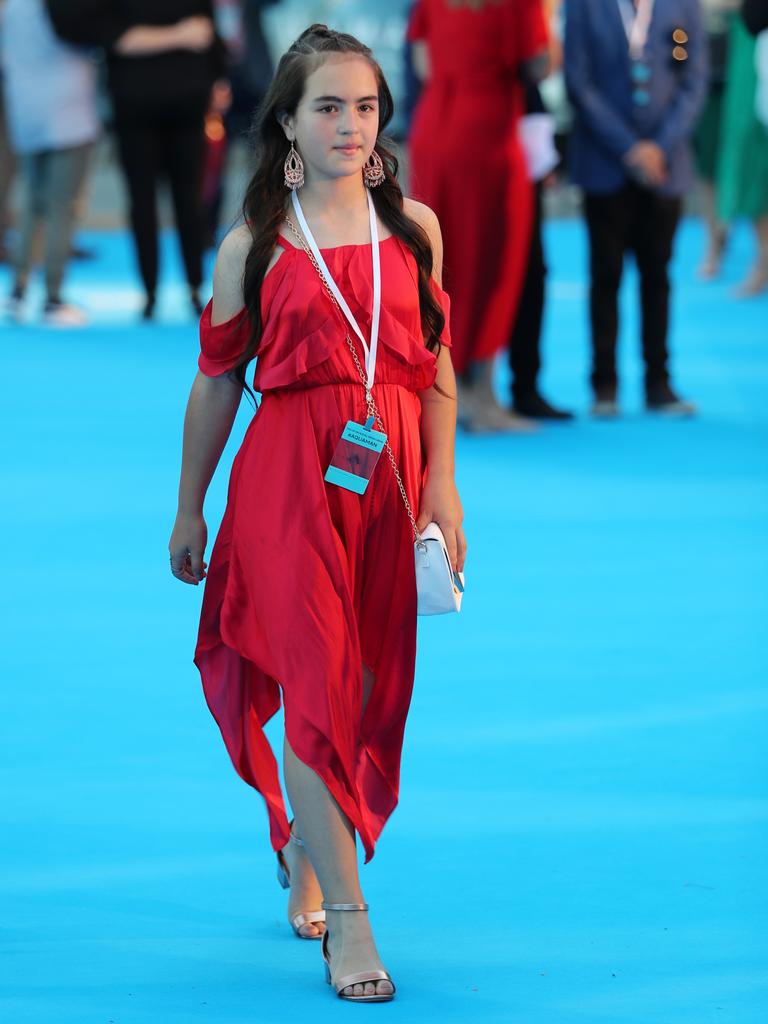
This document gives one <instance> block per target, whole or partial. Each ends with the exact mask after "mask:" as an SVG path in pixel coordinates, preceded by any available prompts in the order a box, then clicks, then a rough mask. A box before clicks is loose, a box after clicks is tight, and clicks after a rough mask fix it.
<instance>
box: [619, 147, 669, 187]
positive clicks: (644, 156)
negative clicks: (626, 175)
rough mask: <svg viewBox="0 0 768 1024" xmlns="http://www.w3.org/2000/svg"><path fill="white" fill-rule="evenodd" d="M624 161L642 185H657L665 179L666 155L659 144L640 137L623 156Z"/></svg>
mask: <svg viewBox="0 0 768 1024" xmlns="http://www.w3.org/2000/svg"><path fill="white" fill-rule="evenodd" d="M624 163H625V164H626V165H627V167H628V168H629V170H630V171H631V172H632V174H634V176H635V177H636V178H637V179H638V180H639V181H640V182H641V183H642V184H643V185H652V186H659V185H663V184H664V183H665V182H666V180H667V157H666V154H665V153H664V150H663V149H662V148H661V146H659V145H657V144H656V143H655V142H651V141H650V139H642V140H641V141H640V142H636V143H635V144H634V146H632V148H631V149H630V150H629V152H628V153H626V155H625V156H624Z"/></svg>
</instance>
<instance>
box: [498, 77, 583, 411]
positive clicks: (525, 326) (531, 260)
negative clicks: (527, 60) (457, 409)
mask: <svg viewBox="0 0 768 1024" xmlns="http://www.w3.org/2000/svg"><path fill="white" fill-rule="evenodd" d="M525 112H526V114H543V113H546V108H545V106H544V103H543V101H542V98H541V92H540V90H539V87H538V85H536V83H534V82H527V83H526V95H525ZM543 197H544V181H536V182H534V204H535V205H534V219H533V228H532V231H531V247H530V251H529V254H528V265H527V267H526V273H525V282H524V284H523V290H522V293H521V296H520V305H519V307H518V311H517V318H516V320H515V325H514V327H513V329H512V336H511V338H510V341H509V348H508V353H509V367H510V370H511V371H512V408H513V409H514V411H515V412H516V413H518V414H519V415H520V416H528V417H530V418H531V419H537V420H571V419H573V413H572V412H567V411H566V410H564V409H558V408H556V407H555V406H553V405H552V404H551V403H550V402H548V401H547V400H546V398H544V396H543V395H542V394H541V393H540V392H539V389H538V376H539V371H540V370H541V328H542V324H543V320H544V301H545V296H546V279H547V264H546V262H545V258H544V239H543V235H542V229H543V221H544V215H543V206H544V202H543Z"/></svg>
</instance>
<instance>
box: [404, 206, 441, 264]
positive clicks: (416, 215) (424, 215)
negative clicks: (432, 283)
mask: <svg viewBox="0 0 768 1024" xmlns="http://www.w3.org/2000/svg"><path fill="white" fill-rule="evenodd" d="M403 213H404V214H405V215H406V216H407V217H410V218H411V220H415V221H416V223H417V224H418V225H419V226H420V227H422V228H423V229H424V231H426V233H427V237H428V238H429V242H430V245H431V246H432V258H433V265H432V273H433V275H434V277H435V279H436V280H437V283H438V284H442V270H443V236H442V233H441V231H440V222H439V221H438V219H437V214H436V213H435V211H434V210H432V209H431V208H430V207H429V206H427V205H426V203H420V202H418V200H416V199H409V198H408V197H407V196H404V197H403Z"/></svg>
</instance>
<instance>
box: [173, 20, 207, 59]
mask: <svg viewBox="0 0 768 1024" xmlns="http://www.w3.org/2000/svg"><path fill="white" fill-rule="evenodd" d="M175 28H176V33H177V37H178V46H179V49H181V50H192V51H193V52H194V53H204V52H205V51H206V50H208V49H210V47H211V46H212V44H213V38H214V28H213V22H212V21H211V19H210V18H206V16H205V15H204V14H193V15H191V17H189V18H182V19H181V21H177V22H176V25H175Z"/></svg>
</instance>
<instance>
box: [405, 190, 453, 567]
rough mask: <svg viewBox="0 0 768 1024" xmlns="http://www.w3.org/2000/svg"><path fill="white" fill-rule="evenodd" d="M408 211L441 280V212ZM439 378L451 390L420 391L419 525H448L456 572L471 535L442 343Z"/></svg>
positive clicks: (412, 205)
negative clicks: (422, 461)
mask: <svg viewBox="0 0 768 1024" xmlns="http://www.w3.org/2000/svg"><path fill="white" fill-rule="evenodd" d="M408 205H409V207H410V209H408V211H407V212H408V214H409V215H410V216H411V217H413V219H414V220H417V221H418V223H419V224H421V226H422V227H423V228H424V230H425V231H426V232H427V234H428V236H429V240H430V242H431V244H432V257H433V264H432V274H433V277H434V278H435V280H436V281H437V283H438V285H441V284H442V267H443V240H442V236H441V234H440V225H439V224H438V221H437V217H436V216H435V215H434V213H433V212H432V211H431V210H430V209H429V208H428V207H426V206H423V205H422V204H420V203H415V202H414V201H413V200H409V201H408ZM435 384H437V386H438V387H439V388H440V389H441V391H444V392H446V394H441V393H440V391H438V390H437V389H436V388H435V387H434V386H433V387H430V388H427V390H425V391H420V392H419V393H418V394H419V399H420V400H421V440H422V444H423V446H424V451H425V453H426V462H427V474H426V480H425V483H424V487H423V489H422V493H421V505H420V507H419V514H418V517H417V520H416V528H417V529H418V530H423V529H424V527H425V526H426V525H427V523H431V522H435V523H437V525H438V526H439V527H440V529H441V530H442V531H443V535H444V537H445V543H446V545H447V547H448V554H449V555H450V558H451V565H452V566H453V569H454V571H455V572H463V570H464V560H465V558H466V554H467V541H466V538H465V536H464V529H463V527H462V525H461V524H462V521H463V519H464V510H463V509H462V506H461V499H460V498H459V492H458V490H457V489H456V481H455V470H456V463H455V455H454V450H455V446H456V375H455V373H454V371H453V363H452V362H451V353H450V350H449V349H448V348H447V347H445V346H443V347H442V348H441V349H440V352H439V354H438V356H437V376H436V378H435Z"/></svg>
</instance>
